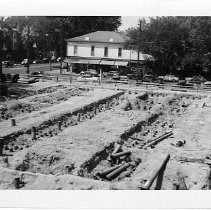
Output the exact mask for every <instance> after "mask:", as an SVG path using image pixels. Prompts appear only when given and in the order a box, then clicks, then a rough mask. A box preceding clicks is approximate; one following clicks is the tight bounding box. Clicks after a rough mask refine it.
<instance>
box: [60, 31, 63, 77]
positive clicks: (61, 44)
mask: <svg viewBox="0 0 211 210" xmlns="http://www.w3.org/2000/svg"><path fill="white" fill-rule="evenodd" d="M62 56H63V35H62V29H60V57H61V60H60V74H62Z"/></svg>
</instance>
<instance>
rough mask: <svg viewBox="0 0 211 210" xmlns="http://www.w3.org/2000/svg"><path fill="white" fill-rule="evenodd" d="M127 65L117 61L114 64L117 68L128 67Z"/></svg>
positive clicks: (124, 62)
mask: <svg viewBox="0 0 211 210" xmlns="http://www.w3.org/2000/svg"><path fill="white" fill-rule="evenodd" d="M127 64H128V62H127V61H115V63H114V65H115V66H127Z"/></svg>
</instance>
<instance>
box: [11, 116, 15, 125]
mask: <svg viewBox="0 0 211 210" xmlns="http://www.w3.org/2000/svg"><path fill="white" fill-rule="evenodd" d="M11 126H16V123H15V119H14V118H13V119H11Z"/></svg>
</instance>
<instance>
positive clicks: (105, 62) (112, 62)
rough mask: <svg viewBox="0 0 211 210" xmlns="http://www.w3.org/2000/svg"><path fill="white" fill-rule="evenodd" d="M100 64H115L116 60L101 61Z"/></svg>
mask: <svg viewBox="0 0 211 210" xmlns="http://www.w3.org/2000/svg"><path fill="white" fill-rule="evenodd" d="M100 64H101V65H109V66H113V65H114V61H101V62H100Z"/></svg>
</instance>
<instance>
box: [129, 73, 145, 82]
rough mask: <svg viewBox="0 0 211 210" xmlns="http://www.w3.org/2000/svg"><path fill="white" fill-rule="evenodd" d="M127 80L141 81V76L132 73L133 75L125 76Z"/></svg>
mask: <svg viewBox="0 0 211 210" xmlns="http://www.w3.org/2000/svg"><path fill="white" fill-rule="evenodd" d="M127 77H128V79H132V80H137V79H138V80H141V79H142V76H141V75H140V74H137V73H133V74H127Z"/></svg>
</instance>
